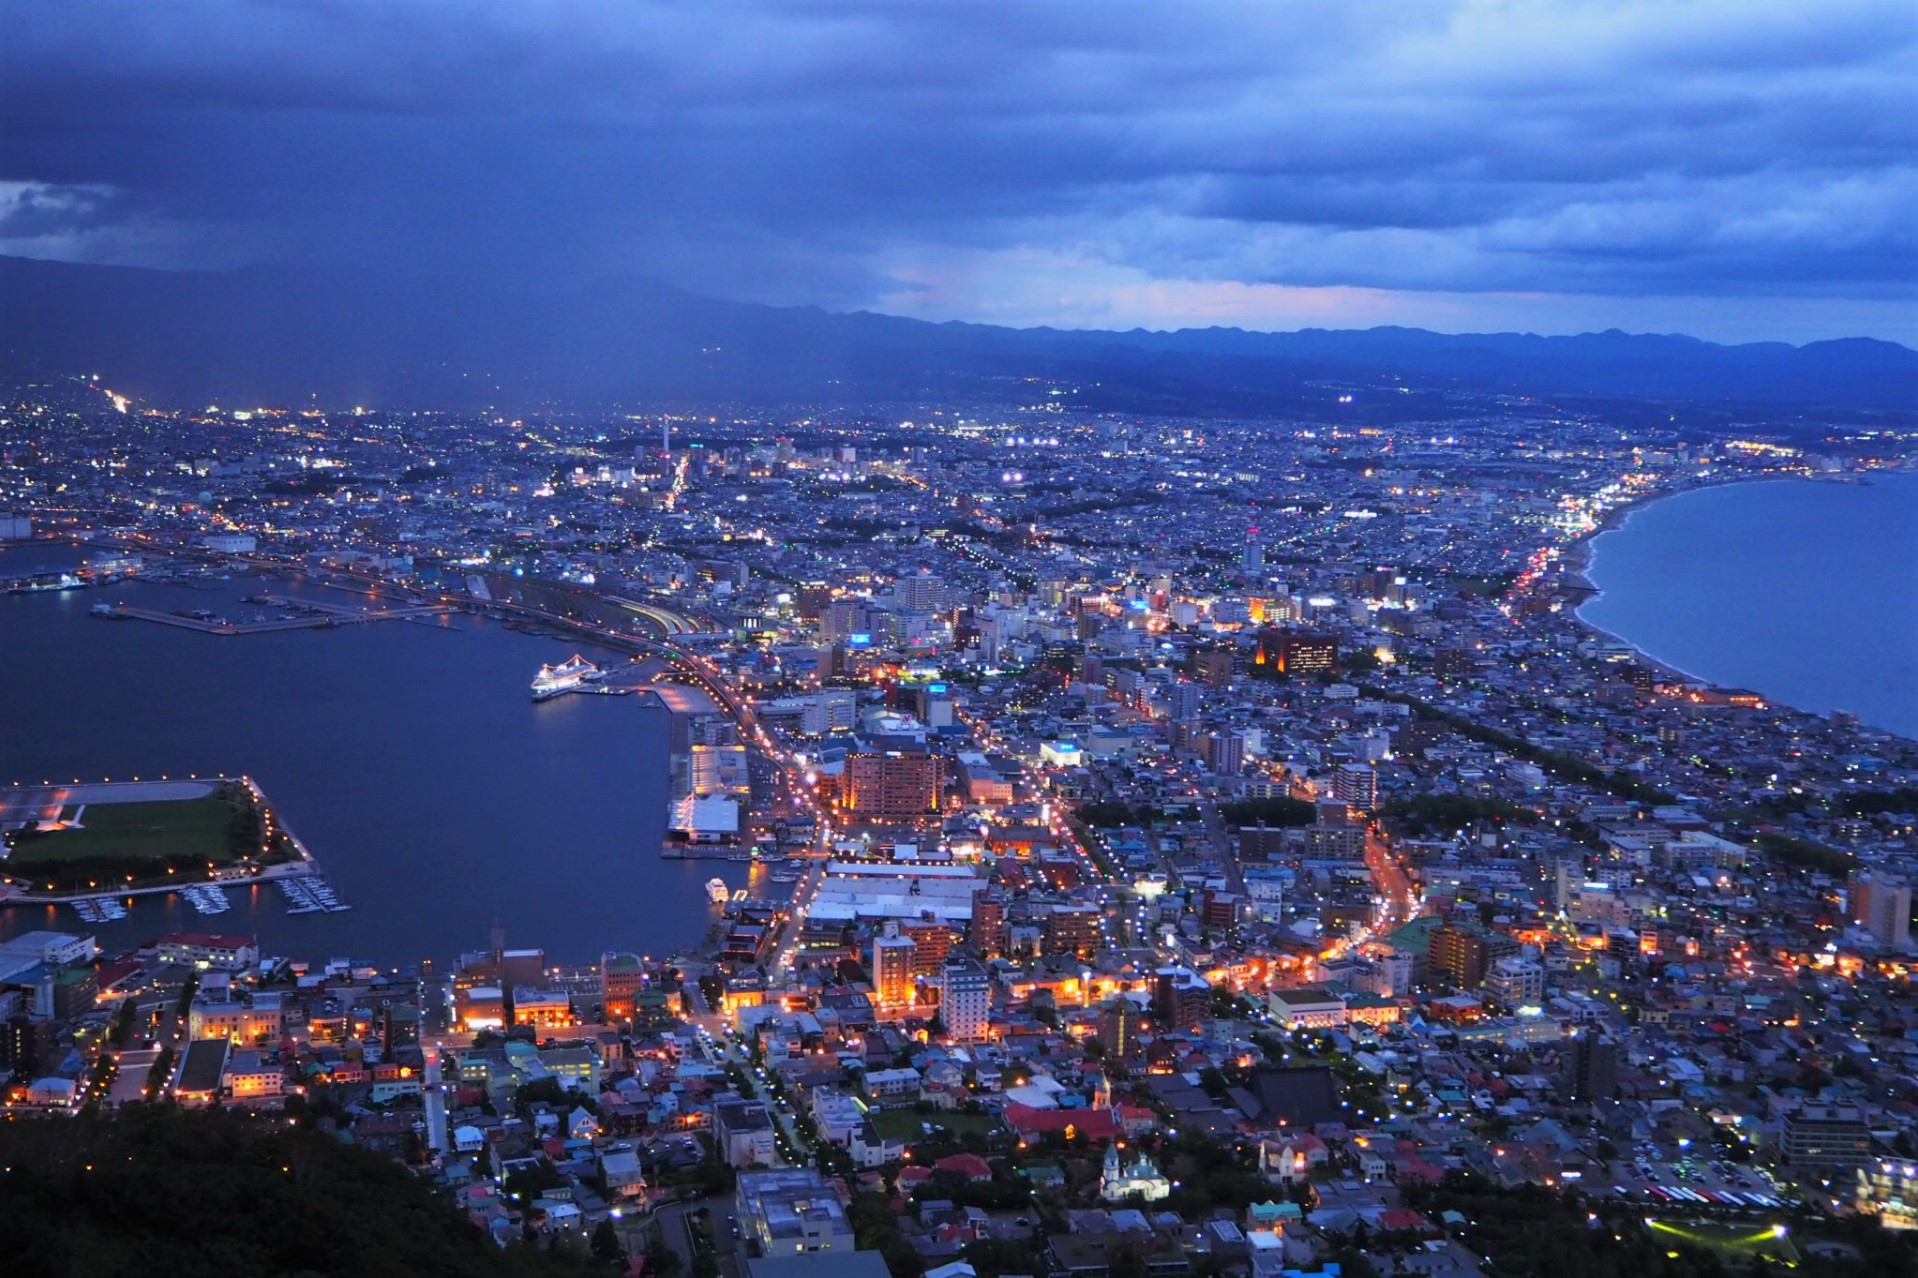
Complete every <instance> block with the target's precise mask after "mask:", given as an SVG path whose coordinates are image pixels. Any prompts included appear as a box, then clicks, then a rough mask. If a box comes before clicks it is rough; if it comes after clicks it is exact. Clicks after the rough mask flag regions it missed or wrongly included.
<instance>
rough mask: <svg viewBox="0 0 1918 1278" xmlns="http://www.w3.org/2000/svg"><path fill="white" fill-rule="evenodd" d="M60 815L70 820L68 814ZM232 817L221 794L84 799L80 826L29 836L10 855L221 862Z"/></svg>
mask: <svg viewBox="0 0 1918 1278" xmlns="http://www.w3.org/2000/svg"><path fill="white" fill-rule="evenodd" d="M62 815H63V816H66V817H68V818H69V819H71V814H70V813H62ZM237 816H238V813H236V812H235V811H234V808H233V805H232V804H231V803H229V802H227V801H226V800H225V799H221V798H205V799H173V800H166V801H161V802H154V803H89V804H87V805H86V809H85V810H84V811H83V812H81V813H80V824H81V827H82V828H80V829H77V830H55V831H52V832H51V833H48V834H43V835H40V836H38V837H36V838H32V839H28V840H27V841H25V842H24V843H21V844H20V845H19V846H17V847H16V848H15V849H14V853H13V858H12V859H14V860H16V861H20V862H26V863H33V862H47V861H77V860H82V859H85V858H87V857H114V858H119V857H125V858H131V859H137V860H143V861H156V862H157V861H164V860H165V859H167V858H168V857H182V858H187V859H190V860H198V861H212V862H214V863H216V864H224V863H226V862H229V861H232V860H233V859H234V855H233V839H232V831H233V823H234V821H235V819H236V818H237Z"/></svg>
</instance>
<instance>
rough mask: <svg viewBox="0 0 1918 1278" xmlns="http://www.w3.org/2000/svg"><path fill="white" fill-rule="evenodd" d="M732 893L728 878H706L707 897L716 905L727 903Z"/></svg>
mask: <svg viewBox="0 0 1918 1278" xmlns="http://www.w3.org/2000/svg"><path fill="white" fill-rule="evenodd" d="M731 895H732V892H731V889H729V888H728V887H727V886H726V880H724V879H708V880H706V899H707V900H709V901H711V902H712V903H713V904H714V905H723V904H725V903H726V901H727V900H728V899H729V898H730V897H731Z"/></svg>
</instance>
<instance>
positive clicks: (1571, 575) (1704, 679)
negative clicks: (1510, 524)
mask: <svg viewBox="0 0 1918 1278" xmlns="http://www.w3.org/2000/svg"><path fill="white" fill-rule="evenodd" d="M1874 474H1891V475H1907V476H1918V461H1912V462H1908V463H1907V464H1905V465H1901V466H1895V467H1876V468H1872V469H1868V470H1864V471H1846V472H1842V473H1840V474H1835V475H1830V476H1814V475H1777V476H1758V477H1739V478H1735V479H1729V480H1727V481H1725V482H1722V483H1709V482H1708V483H1700V484H1694V485H1691V486H1688V487H1684V488H1677V489H1667V490H1664V491H1661V492H1657V493H1654V494H1649V495H1647V496H1646V497H1644V498H1643V499H1641V500H1637V501H1633V502H1629V503H1627V504H1625V505H1622V506H1617V507H1614V508H1613V509H1611V510H1608V511H1607V512H1606V513H1605V517H1604V518H1603V519H1602V520H1600V521H1599V523H1598V525H1597V526H1596V527H1594V528H1592V529H1591V530H1590V531H1588V532H1586V533H1584V534H1582V535H1581V536H1579V537H1578V538H1577V539H1576V540H1575V541H1574V542H1573V543H1572V544H1571V545H1570V546H1568V547H1567V548H1566V549H1565V551H1564V552H1563V559H1562V562H1563V565H1564V568H1563V572H1562V582H1563V584H1565V585H1567V586H1569V587H1571V588H1573V589H1576V590H1579V591H1581V592H1582V593H1583V597H1582V598H1581V599H1580V600H1579V601H1578V603H1577V604H1575V605H1574V606H1572V608H1571V609H1570V611H1571V614H1572V617H1573V619H1574V620H1575V621H1576V622H1577V623H1578V624H1579V625H1580V626H1581V627H1583V628H1584V629H1585V630H1586V631H1588V632H1590V633H1591V634H1593V635H1595V636H1598V637H1601V638H1604V639H1607V640H1610V641H1611V642H1613V643H1616V644H1620V645H1623V646H1624V647H1626V648H1628V649H1630V650H1631V652H1632V655H1633V657H1634V658H1635V659H1636V660H1637V661H1638V662H1639V663H1640V664H1642V665H1645V666H1648V667H1650V668H1651V669H1652V670H1654V671H1655V672H1657V673H1659V674H1661V675H1665V676H1669V677H1671V678H1673V679H1674V680H1679V681H1683V682H1686V683H1692V684H1697V685H1699V686H1701V687H1707V688H1725V687H1729V686H1731V685H1727V684H1724V683H1721V682H1720V681H1719V680H1716V679H1713V678H1711V677H1709V676H1706V675H1701V674H1696V673H1693V672H1692V671H1689V670H1686V669H1685V668H1684V667H1683V666H1680V665H1677V664H1675V663H1673V662H1671V661H1668V660H1666V659H1664V658H1662V657H1659V656H1657V655H1656V654H1654V653H1652V652H1651V651H1649V650H1648V649H1647V648H1646V647H1645V646H1644V645H1643V644H1641V643H1640V642H1638V641H1635V640H1632V639H1630V638H1627V637H1626V636H1624V635H1621V634H1619V633H1617V632H1616V631H1613V630H1608V629H1607V628H1606V627H1604V626H1602V625H1600V624H1598V623H1597V622H1595V621H1593V620H1591V619H1590V618H1588V617H1586V616H1585V612H1584V610H1585V608H1586V606H1587V605H1589V604H1591V603H1592V602H1594V601H1595V600H1597V599H1598V598H1600V597H1601V596H1602V595H1604V593H1605V592H1604V591H1603V590H1602V589H1601V588H1600V587H1599V586H1598V585H1597V583H1596V582H1594V581H1593V580H1592V579H1591V576H1590V570H1591V567H1592V565H1593V563H1594V562H1595V561H1596V556H1597V550H1596V545H1595V543H1596V542H1597V540H1598V538H1599V537H1601V536H1603V535H1604V534H1606V533H1608V532H1616V531H1619V530H1621V529H1623V528H1624V527H1625V526H1626V525H1627V524H1628V523H1630V522H1631V519H1632V517H1633V516H1635V515H1637V514H1638V513H1639V512H1641V511H1644V510H1648V509H1650V508H1651V507H1653V506H1655V505H1658V504H1659V503H1661V502H1665V501H1669V500H1671V499H1673V498H1677V497H1683V496H1686V495H1688V494H1691V493H1701V492H1707V491H1710V490H1714V489H1724V488H1738V487H1757V486H1761V485H1766V484H1791V483H1807V484H1816V483H1835V482H1846V483H1858V482H1869V478H1870V476H1872V475H1874ZM1753 691H1756V692H1758V693H1759V694H1760V695H1761V696H1763V697H1764V698H1765V700H1766V702H1767V703H1768V704H1771V705H1774V706H1777V707H1781V708H1784V709H1788V710H1790V711H1792V712H1793V713H1795V714H1803V715H1807V716H1809V717H1811V718H1817V719H1822V718H1825V717H1827V714H1828V713H1835V712H1836V711H1835V710H1834V711H1832V712H1826V711H1819V710H1811V709H1807V708H1805V707H1803V706H1799V705H1794V704H1792V703H1791V702H1788V701H1784V700H1781V699H1778V698H1776V697H1774V696H1773V694H1771V693H1770V692H1766V691H1764V690H1763V689H1753ZM1847 713H1852V714H1858V715H1859V718H1860V721H1861V723H1864V725H1865V726H1867V727H1869V728H1871V730H1872V731H1874V732H1882V733H1885V734H1887V735H1889V736H1892V737H1896V738H1898V739H1900V740H1918V735H1907V734H1906V733H1904V732H1901V731H1899V730H1897V729H1895V728H1890V727H1885V726H1883V725H1880V724H1873V723H1870V722H1868V721H1867V720H1865V718H1864V715H1863V714H1861V713H1860V712H1859V711H1856V710H1852V711H1847Z"/></svg>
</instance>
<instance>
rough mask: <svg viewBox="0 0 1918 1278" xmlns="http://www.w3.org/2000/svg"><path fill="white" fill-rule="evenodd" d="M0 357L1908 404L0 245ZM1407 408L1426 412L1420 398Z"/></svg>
mask: <svg viewBox="0 0 1918 1278" xmlns="http://www.w3.org/2000/svg"><path fill="white" fill-rule="evenodd" d="M0 371H9V372H13V373H16V374H18V373H23V372H40V373H94V372H97V373H99V374H101V376H102V378H103V379H104V380H105V381H106V382H108V383H109V384H110V385H111V386H112V387H113V388H114V389H115V390H119V391H122V392H125V393H130V394H134V395H137V396H141V397H144V398H147V399H149V400H152V401H155V402H159V403H163V404H170V405H179V406H199V405H203V404H212V403H218V404H223V405H255V404H258V405H267V404H273V405H288V404H303V403H316V404H319V405H322V406H325V407H329V408H338V407H344V406H349V405H353V404H368V405H374V406H378V407H382V408H429V407H432V408H453V409H469V408H476V407H481V406H487V405H494V406H500V407H506V408H513V409H535V408H540V407H548V408H571V409H586V408H599V407H612V406H615V405H628V406H643V405H659V404H665V403H672V402H692V401H698V402H704V403H716V402H735V403H741V404H768V403H783V404H805V403H817V404H848V403H860V402H875V401H902V400H903V401H913V400H922V399H953V398H972V399H976V400H981V401H1000V402H1026V403H1032V402H1038V401H1041V400H1046V399H1048V398H1049V399H1050V400H1051V401H1052V402H1055V403H1056V402H1064V403H1069V404H1073V405H1077V406H1083V407H1090V408H1103V409H1113V410H1118V411H1132V412H1171V413H1177V412H1220V413H1225V412H1231V413H1249V414H1256V413H1273V414H1285V413H1292V412H1297V411H1301V410H1310V409H1312V408H1314V407H1322V406H1323V405H1325V404H1326V403H1328V402H1330V401H1331V399H1332V398H1333V396H1332V395H1331V392H1330V390H1329V389H1328V387H1327V385H1326V383H1328V382H1339V383H1351V384H1354V385H1356V386H1357V387H1358V388H1360V389H1361V391H1362V392H1363V395H1364V398H1365V399H1366V400H1368V401H1372V402H1374V403H1376V404H1379V405H1381V406H1383V405H1385V404H1386V403H1387V400H1388V395H1389V396H1394V397H1395V396H1397V393H1398V391H1399V388H1400V387H1401V386H1403V387H1406V388H1410V389H1412V390H1413V391H1415V392H1431V391H1444V390H1458V391H1475V390H1500V391H1510V392H1517V393H1521V394H1528V395H1540V396H1555V397H1597V398H1612V399H1618V398H1625V399H1664V400H1688V401H1694V402H1709V403H1712V404H1716V405H1722V406H1726V407H1732V406H1736V405H1751V406H1754V407H1763V406H1771V407H1784V406H1790V405H1798V406H1807V407H1809V406H1822V407H1829V408H1837V409H1849V410H1862V409H1912V408H1914V407H1918V352H1915V351H1912V350H1910V349H1908V348H1906V347H1904V346H1900V345H1898V344H1896V343H1893V342H1883V341H1876V340H1873V339H1869V338H1850V339H1846V340H1842V341H1828V342H1813V343H1810V344H1808V345H1805V346H1790V345H1787V344H1785V343H1782V342H1764V343H1754V344H1750V345H1742V346H1721V345H1717V344H1714V343H1711V342H1704V341H1699V340H1697V339H1695V338H1689V337H1677V336H1637V335H1629V334H1625V333H1620V332H1616V331H1613V332H1605V333H1587V334H1582V335H1580V336H1577V337H1538V336H1533V335H1529V334H1520V333H1479V334H1460V335H1446V334H1441V333H1431V332H1426V331H1424V330H1422V329H1408V328H1375V329H1368V330H1364V331H1329V330H1324V329H1306V330H1303V331H1301V332H1296V333H1256V332H1247V331H1245V330H1242V329H1233V328H1207V329H1181V330H1179V331H1176V332H1148V331H1145V330H1143V329H1134V330H1132V331H1130V332H1097V331H1071V330H1060V329H1049V328H1040V329H1011V328H999V327H993V326H990V325H981V324H959V323H948V324H932V323H926V322H924V321H920V320H910V319H901V318H898V317H895V316H886V315H875V314H870V313H864V312H861V313H857V314H835V313H830V312H827V311H822V310H818V309H815V308H811V307H773V306H760V305H753V304H749V303H739V302H725V301H717V300H714V299H711V298H704V297H698V296H695V295H693V294H690V293H685V292H682V291H680V290H678V289H674V288H670V287H667V286H665V285H661V284H658V283H654V282H650V281H641V280H630V281H620V282H609V283H606V284H603V285H600V286H597V287H593V288H588V289H580V290H575V291H571V292H553V293H545V294H531V293H525V294H521V293H514V292H510V291H508V290H504V289H500V288H495V287H492V286H490V285H486V284H477V283H475V282H473V281H471V280H459V281H445V280H440V281H435V280H424V279H406V278H396V277H388V276H375V275H344V274H338V273H330V272H323V271H317V270H299V269H293V268H282V267H254V268H248V269H244V270H239V271H232V272H225V273H208V272H171V271H149V270H139V269H134V268H127V267H107V266H81V265H74V264H70V263H61V262H45V261H35V260H29V259H25V258H10V257H9V258H0ZM1368 387H1369V388H1374V389H1373V390H1366V389H1365V388H1368ZM1412 398H1413V399H1414V400H1417V401H1420V403H1421V409H1420V411H1429V407H1430V404H1429V400H1428V399H1426V397H1425V396H1424V395H1423V394H1415V395H1414V396H1413V397H1412ZM1410 407H1411V405H1410V404H1409V403H1408V404H1407V408H1410ZM1380 411H1385V410H1384V408H1383V407H1381V409H1380Z"/></svg>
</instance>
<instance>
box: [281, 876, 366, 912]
mask: <svg viewBox="0 0 1918 1278" xmlns="http://www.w3.org/2000/svg"><path fill="white" fill-rule="evenodd" d="M275 884H276V886H278V887H279V889H280V895H281V896H284V897H285V898H286V900H287V907H286V912H287V913H288V914H340V913H344V912H345V911H347V910H350V909H352V908H353V907H352V906H350V905H346V904H344V903H342V902H341V901H340V899H339V897H338V896H337V895H335V894H334V891H333V888H332V885H331V884H329V883H328V882H327V881H326V880H325V879H323V878H321V877H320V876H319V875H317V874H309V875H303V876H301V877H299V878H286V879H277V880H275Z"/></svg>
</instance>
